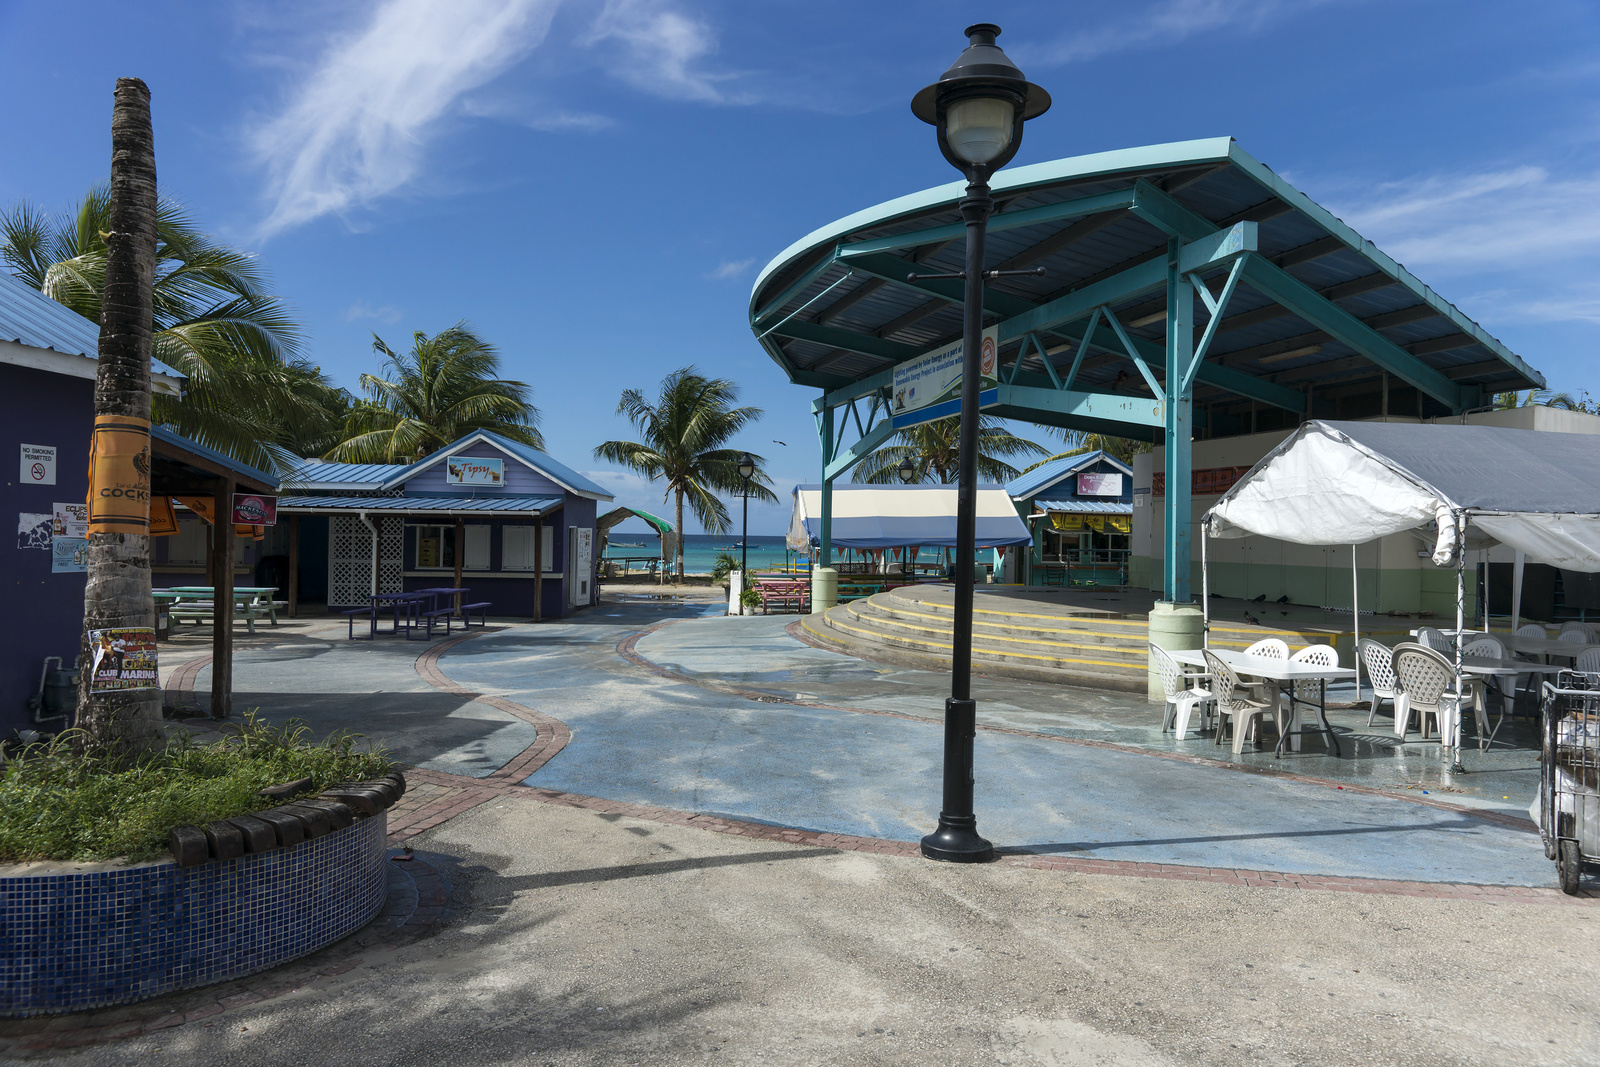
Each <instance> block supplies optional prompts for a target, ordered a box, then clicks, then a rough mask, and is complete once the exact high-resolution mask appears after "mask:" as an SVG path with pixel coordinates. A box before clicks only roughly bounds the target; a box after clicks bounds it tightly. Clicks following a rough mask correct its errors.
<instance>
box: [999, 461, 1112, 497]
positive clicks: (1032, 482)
mask: <svg viewBox="0 0 1600 1067" xmlns="http://www.w3.org/2000/svg"><path fill="white" fill-rule="evenodd" d="M1102 460H1103V461H1104V462H1106V463H1109V464H1111V465H1112V466H1114V467H1116V468H1117V469H1118V470H1119V471H1122V472H1123V473H1124V474H1126V475H1127V476H1128V477H1130V478H1131V477H1133V468H1132V467H1130V466H1128V465H1127V464H1126V463H1124V462H1122V461H1121V460H1119V459H1117V458H1116V457H1115V456H1108V455H1106V454H1105V453H1104V452H1101V451H1098V450H1096V451H1094V452H1085V453H1083V454H1082V455H1078V456H1062V457H1061V458H1060V459H1053V460H1051V461H1050V462H1049V463H1046V464H1043V465H1042V466H1039V467H1035V468H1034V469H1033V470H1031V471H1023V472H1022V473H1021V474H1019V475H1017V476H1016V477H1015V478H1013V479H1011V480H1010V481H1009V482H1007V483H1006V493H1007V494H1009V495H1010V497H1011V499H1013V500H1027V499H1028V498H1029V497H1033V496H1037V495H1038V494H1040V493H1042V492H1044V491H1045V490H1047V489H1049V488H1050V487H1051V486H1053V485H1055V484H1056V483H1057V482H1059V481H1061V480H1062V479H1063V478H1066V477H1067V476H1068V475H1070V474H1072V472H1073V471H1077V470H1081V469H1083V468H1084V467H1090V466H1093V465H1094V464H1096V463H1099V462H1101V461H1102Z"/></svg>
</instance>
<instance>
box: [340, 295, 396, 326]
mask: <svg viewBox="0 0 1600 1067" xmlns="http://www.w3.org/2000/svg"><path fill="white" fill-rule="evenodd" d="M357 319H374V320H376V321H378V322H381V323H384V324H386V325H393V324H394V323H396V322H399V321H400V309H399V308H397V307H394V306H393V305H391V304H384V305H382V306H380V307H371V306H369V305H367V304H363V303H361V302H360V301H357V302H356V303H354V304H351V305H350V306H349V307H347V308H345V309H344V321H346V322H355V321H356V320H357Z"/></svg>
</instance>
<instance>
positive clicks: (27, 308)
mask: <svg viewBox="0 0 1600 1067" xmlns="http://www.w3.org/2000/svg"><path fill="white" fill-rule="evenodd" d="M0 341H15V342H16V343H17V344H19V345H27V346H28V347H29V348H44V349H48V350H49V351H52V352H60V353H62V354H63V355H69V356H83V357H85V358H87V359H91V360H98V359H99V358H100V324H99V323H96V322H92V321H90V320H89V319H86V318H84V317H83V316H82V315H80V314H78V313H77V312H76V311H73V310H72V309H71V308H69V307H67V306H66V305H65V304H58V303H56V302H55V301H54V300H51V299H50V298H49V297H48V296H45V295H44V294H43V293H41V292H39V291H38V290H37V289H30V288H29V287H28V286H27V285H25V284H24V283H23V282H21V281H19V280H17V279H16V278H14V277H12V276H11V275H9V274H6V273H4V272H0ZM150 369H151V370H152V371H153V372H154V373H156V374H165V375H166V376H167V377H169V378H178V379H181V378H182V377H183V375H181V374H179V373H178V372H177V371H175V370H173V369H172V368H171V367H169V366H167V365H166V364H164V363H161V362H159V361H156V360H151V362H150Z"/></svg>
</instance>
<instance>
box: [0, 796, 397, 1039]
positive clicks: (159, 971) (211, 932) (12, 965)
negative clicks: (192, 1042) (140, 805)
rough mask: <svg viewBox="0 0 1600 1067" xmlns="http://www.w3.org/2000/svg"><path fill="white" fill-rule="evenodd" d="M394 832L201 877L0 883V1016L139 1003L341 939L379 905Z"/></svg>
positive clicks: (350, 832)
mask: <svg viewBox="0 0 1600 1067" xmlns="http://www.w3.org/2000/svg"><path fill="white" fill-rule="evenodd" d="M386 824H387V819H386V818H385V816H384V815H383V814H382V813H379V814H378V815H375V816H373V817H371V818H366V819H357V820H356V821H355V822H354V823H353V824H351V825H350V826H347V827H345V828H344V829H343V830H336V831H334V832H333V833H331V834H328V835H326V836H324V837H318V838H313V839H312V840H310V841H306V842H303V843H302V844H299V845H296V846H294V847H293V848H280V849H274V850H273V851H271V852H261V853H252V854H249V855H246V856H244V857H243V858H241V859H237V860H226V861H216V862H212V863H204V864H201V865H199V866H197V867H179V866H177V865H176V864H174V863H159V864H152V865H149V866H144V867H133V868H128V869H124V870H105V871H94V872H89V873H82V874H51V875H40V876H36V877H0V1017H16V1016H23V1015H39V1014H43V1013H47V1012H49V1013H54V1012H67V1011H82V1010H84V1009H87V1008H99V1007H104V1006H106V1005H109V1004H124V1003H127V1002H129V1001H134V1000H143V999H144V998H146V997H153V996H156V995H158V994H161V993H170V992H172V991H174V990H178V989H190V988H193V987H195V986H201V985H207V984H209V983H211V982H221V981H225V980H227V979H230V978H237V977H239V976H241V975H246V974H250V973H252V972H254V971H261V970H265V969H267V968H269V967H274V966H277V965H278V964H280V963H284V962H287V961H288V960H292V959H296V958H297V957H300V956H304V955H305V954H306V953H308V952H312V951H314V950H316V949H318V948H321V947H322V946H323V945H327V944H329V943H331V942H333V941H337V940H338V939H339V938H341V937H344V936H345V935H346V934H349V933H351V932H352V931H354V930H357V929H359V928H361V927H362V926H364V925H365V924H366V923H367V922H369V921H370V920H371V919H372V917H373V916H374V915H376V914H377V913H378V911H379V910H380V909H381V908H382V907H383V902H384V895H385V891H386V890H385V886H386V877H387V874H386V871H385V869H384V864H385V862H386V860H385V856H386V850H385V837H386V831H387V825H386Z"/></svg>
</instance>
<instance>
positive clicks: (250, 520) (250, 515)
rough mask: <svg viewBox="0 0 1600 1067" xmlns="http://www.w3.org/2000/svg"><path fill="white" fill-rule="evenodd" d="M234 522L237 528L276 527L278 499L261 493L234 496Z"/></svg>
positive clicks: (236, 494)
mask: <svg viewBox="0 0 1600 1067" xmlns="http://www.w3.org/2000/svg"><path fill="white" fill-rule="evenodd" d="M233 522H234V525H235V526H276V525H277V524H278V498H277V497H275V496H262V495H260V494H259V493H235V494H233Z"/></svg>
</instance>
